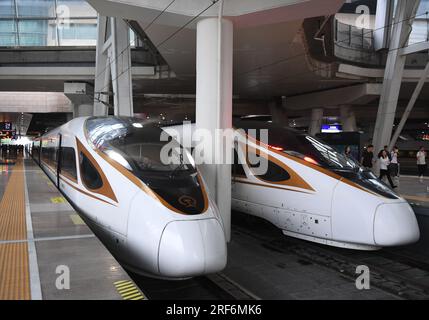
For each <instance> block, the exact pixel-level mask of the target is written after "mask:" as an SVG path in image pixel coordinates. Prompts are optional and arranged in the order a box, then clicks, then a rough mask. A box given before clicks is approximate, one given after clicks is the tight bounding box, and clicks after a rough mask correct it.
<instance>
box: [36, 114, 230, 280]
mask: <svg viewBox="0 0 429 320" xmlns="http://www.w3.org/2000/svg"><path fill="white" fill-rule="evenodd" d="M161 132H162V131H161V129H160V128H158V127H157V126H155V125H150V124H149V125H148V124H144V123H142V122H141V120H138V119H133V118H116V117H99V118H97V117H91V118H88V117H87V118H77V119H73V120H72V121H70V122H68V123H67V124H65V125H63V126H61V127H60V128H58V129H55V130H53V131H50V132H49V133H47V134H45V135H44V136H42V137H41V138H40V139H38V140H37V141H35V142H34V143H33V148H32V149H33V150H32V154H33V158H34V159H35V161H36V162H38V163H39V164H40V166H41V167H42V169H43V170H44V171H45V173H46V174H47V175H48V177H49V178H50V179H51V180H52V182H53V183H54V184H55V185H56V186H57V187H58V189H59V190H60V191H61V192H62V193H63V194H64V196H65V197H66V198H67V199H68V200H69V201H70V203H71V204H72V205H73V206H74V207H75V208H76V209H77V211H78V212H79V214H81V216H82V218H83V219H84V220H85V222H87V224H88V225H89V226H90V227H91V229H92V230H93V231H94V233H95V234H96V235H97V236H98V237H99V239H100V240H101V241H102V242H103V243H104V244H105V245H106V247H107V248H108V249H109V250H110V251H111V253H112V254H113V255H114V256H115V257H116V258H117V259H118V260H119V261H121V263H123V264H124V265H125V266H127V267H129V268H130V269H132V270H133V271H135V272H138V273H141V274H145V275H149V276H153V277H160V278H170V279H182V278H186V277H192V276H197V275H202V274H205V273H212V272H217V271H220V270H221V269H223V268H224V267H225V265H226V241H225V236H224V231H223V227H222V225H221V222H220V217H219V214H218V210H217V208H216V206H215V205H214V203H213V201H211V200H210V198H209V196H208V194H207V193H206V191H205V186H204V182H203V180H202V178H201V177H200V174H199V172H198V171H197V169H196V168H195V167H192V166H191V165H189V164H187V165H183V163H181V164H179V165H176V166H175V165H173V164H172V165H164V164H163V163H161V161H160V160H159V156H160V154H159V150H160V148H161V147H162V146H163V145H162V144H165V142H160V133H161ZM177 146H178V147H180V146H179V145H177ZM39 156H40V159H39ZM157 157H158V158H157ZM176 187H177V188H176ZM173 191H174V192H173ZM188 221H189V223H190V224H189V225H191V224H192V223H194V221H201V222H199V224H201V227H200V228H199V229H195V227H194V228H190V229H189V227H187V225H186V224H180V225H179V224H177V223H178V222H188ZM213 221H216V223H213ZM171 223H175V224H176V225H178V226H179V227H178V228H177V227H176V228H168V230H170V231H169V232H168V236H164V233H165V230H167V226H169V225H170V224H171ZM182 229H183V230H182ZM203 230H205V235H204V233H202V232H203ZM196 231H198V232H197V234H196V235H192V234H189V232H196ZM175 233H176V234H175ZM202 235H203V236H202ZM169 239H174V240H175V243H169ZM191 239H193V240H197V239H198V240H199V243H196V242H194V241H190V240H191ZM161 244H162V248H163V249H162V252H163V257H164V258H163V259H161V260H160V259H159V257H160V247H161ZM180 244H182V246H180ZM201 247H203V248H204V250H203V251H201ZM166 254H167V258H166ZM168 257H171V258H168ZM195 257H198V259H197V261H196V260H195V259H194V258H195ZM172 259H173V260H172ZM192 259H194V260H192ZM175 260H176V261H188V262H187V263H182V264H181V267H180V268H177V269H176V270H175V269H174V268H171V266H172V265H174V261H175ZM192 261H194V262H195V263H196V264H197V265H193V262H192ZM160 264H161V265H160ZM163 264H165V265H163ZM201 266H203V267H202V268H201Z"/></svg>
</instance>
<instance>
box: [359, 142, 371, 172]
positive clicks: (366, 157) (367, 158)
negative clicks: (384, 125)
mask: <svg viewBox="0 0 429 320" xmlns="http://www.w3.org/2000/svg"><path fill="white" fill-rule="evenodd" d="M373 159H374V146H373V145H372V144H370V145H369V146H368V147H366V149H364V150H363V152H362V160H361V164H362V166H364V167H365V168H366V169H368V170H371V169H372V165H373Z"/></svg>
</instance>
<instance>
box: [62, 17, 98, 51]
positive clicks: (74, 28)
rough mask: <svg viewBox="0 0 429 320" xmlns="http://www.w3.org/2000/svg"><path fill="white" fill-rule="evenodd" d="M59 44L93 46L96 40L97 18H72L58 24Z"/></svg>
mask: <svg viewBox="0 0 429 320" xmlns="http://www.w3.org/2000/svg"><path fill="white" fill-rule="evenodd" d="M58 32H59V38H60V45H61V46H95V45H96V42H97V20H95V19H72V20H70V23H65V24H60V25H59V26H58Z"/></svg>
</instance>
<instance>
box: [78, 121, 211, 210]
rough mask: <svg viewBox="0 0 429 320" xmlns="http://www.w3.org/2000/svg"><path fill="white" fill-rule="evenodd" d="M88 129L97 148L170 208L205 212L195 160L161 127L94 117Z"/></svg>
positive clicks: (90, 139) (141, 122)
mask: <svg viewBox="0 0 429 320" xmlns="http://www.w3.org/2000/svg"><path fill="white" fill-rule="evenodd" d="M86 129H87V134H88V139H89V142H91V143H92V144H93V146H94V147H95V148H97V149H99V150H100V151H102V152H103V153H104V154H106V155H108V156H109V157H110V158H111V159H113V160H114V161H116V162H117V163H119V164H121V165H122V166H123V167H125V168H126V169H128V170H129V171H130V172H132V173H133V174H134V175H135V176H136V177H138V178H139V179H140V180H142V181H143V182H144V183H145V184H146V185H147V186H148V187H150V188H151V189H152V190H153V191H155V192H156V193H157V194H158V195H159V196H161V197H162V198H163V199H164V200H165V202H167V203H168V204H169V205H171V206H173V207H174V208H176V209H178V211H180V212H183V213H186V214H199V213H202V212H203V211H204V208H205V205H206V204H205V200H204V194H203V190H202V186H201V182H200V180H199V176H198V171H197V169H196V167H195V163H194V161H193V159H192V156H191V155H190V153H189V152H188V151H187V150H186V149H185V148H183V147H182V146H181V145H180V144H179V143H178V142H176V141H175V140H174V139H173V138H172V137H171V136H169V135H168V134H167V133H165V132H164V131H163V130H162V129H161V128H160V127H159V126H157V125H155V124H151V123H145V122H143V121H142V120H140V119H136V118H125V117H123V118H122V117H93V118H89V119H88V120H87V121H86ZM161 137H162V138H161ZM164 140H165V141H164ZM178 195H179V196H178ZM181 197H185V198H190V199H193V202H192V203H193V204H194V205H192V206H190V205H187V204H186V203H185V202H184V201H181V200H180V199H181Z"/></svg>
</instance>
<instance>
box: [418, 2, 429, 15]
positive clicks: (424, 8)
mask: <svg viewBox="0 0 429 320" xmlns="http://www.w3.org/2000/svg"><path fill="white" fill-rule="evenodd" d="M428 11H429V0H420V6H419V9H418V10H417V16H420V15H423V16H420V17H418V18H426V17H425V16H424V15H425V14H426V12H428Z"/></svg>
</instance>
